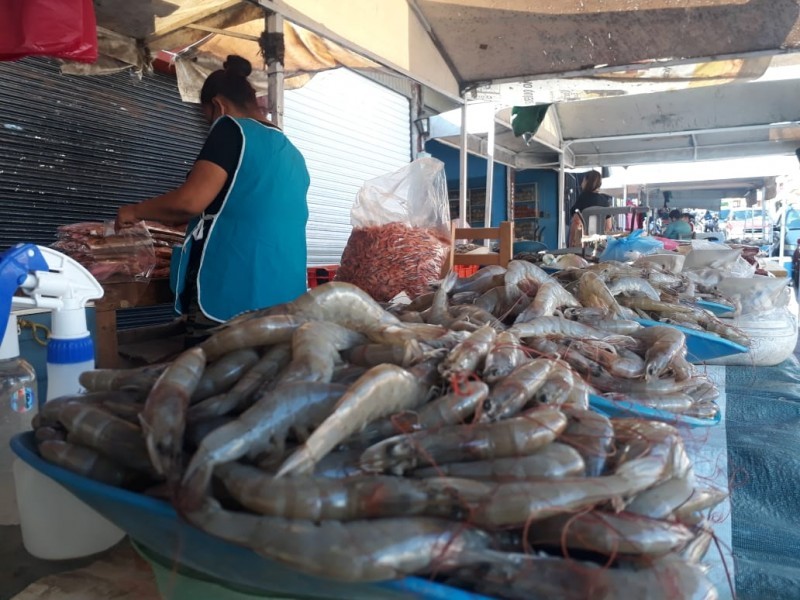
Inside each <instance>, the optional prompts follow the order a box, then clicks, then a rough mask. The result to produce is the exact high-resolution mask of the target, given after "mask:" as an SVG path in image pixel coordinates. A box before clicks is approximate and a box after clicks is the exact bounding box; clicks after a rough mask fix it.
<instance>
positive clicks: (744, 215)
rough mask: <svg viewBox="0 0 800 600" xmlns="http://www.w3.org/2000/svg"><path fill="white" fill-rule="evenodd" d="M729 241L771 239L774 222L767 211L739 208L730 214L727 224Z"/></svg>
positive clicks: (726, 229)
mask: <svg viewBox="0 0 800 600" xmlns="http://www.w3.org/2000/svg"><path fill="white" fill-rule="evenodd" d="M724 230H725V237H726V238H727V239H729V240H730V239H743V238H752V239H758V238H769V235H768V234H769V232H770V231H772V221H771V220H770V218H769V215H768V214H767V213H766V211H762V210H754V209H752V208H737V209H734V210H732V211H731V212H730V214H729V215H728V218H727V221H726V222H725V227H724Z"/></svg>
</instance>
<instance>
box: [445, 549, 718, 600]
mask: <svg viewBox="0 0 800 600" xmlns="http://www.w3.org/2000/svg"><path fill="white" fill-rule="evenodd" d="M483 554H484V558H485V560H484V561H483V562H482V563H481V564H482V566H483V568H481V569H470V570H466V569H464V570H460V571H459V577H460V578H461V579H463V580H464V581H466V582H468V583H469V584H470V585H471V586H472V587H473V588H474V589H475V591H477V592H478V593H481V594H487V595H492V596H497V597H502V598H506V599H507V600H531V599H532V598H558V599H559V600H586V599H587V598H593V599H597V600H611V599H613V598H636V599H637V600H675V599H676V598H684V599H689V598H691V599H692V600H717V598H718V594H717V590H716V588H715V587H714V585H713V584H712V583H711V582H710V581H709V580H708V578H707V577H706V576H705V574H704V571H703V569H702V568H700V567H698V566H695V565H690V564H688V563H686V562H684V561H682V560H667V559H665V560H662V561H659V562H658V563H656V564H654V565H653V566H651V567H646V568H643V569H636V570H633V569H624V568H603V567H599V566H598V565H595V564H593V563H584V562H578V561H574V560H565V559H563V558H551V557H541V556H532V555H528V554H501V553H499V552H491V551H486V552H484V553H483ZM490 554H494V555H496V556H497V558H495V559H494V560H492V559H490V558H489V555H490ZM462 573H463V574H462Z"/></svg>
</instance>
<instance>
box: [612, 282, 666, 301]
mask: <svg viewBox="0 0 800 600" xmlns="http://www.w3.org/2000/svg"><path fill="white" fill-rule="evenodd" d="M608 291H609V292H611V294H612V295H614V296H618V295H620V294H625V295H626V296H631V295H638V296H645V297H647V298H650V299H651V300H661V296H660V295H659V293H658V292H657V291H656V289H655V288H654V287H653V286H652V285H651V284H650V282H649V281H647V280H646V279H640V278H639V277H619V278H617V279H614V281H612V282H611V283H610V284H609V285H608Z"/></svg>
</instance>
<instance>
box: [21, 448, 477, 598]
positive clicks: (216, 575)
mask: <svg viewBox="0 0 800 600" xmlns="http://www.w3.org/2000/svg"><path fill="white" fill-rule="evenodd" d="M11 448H12V450H13V451H14V453H15V454H16V455H17V456H19V457H20V458H21V459H22V460H24V461H25V462H26V463H28V464H29V465H31V466H32V467H33V468H34V469H36V470H37V471H39V472H40V473H43V474H44V475H46V476H48V477H50V478H51V479H53V480H55V481H57V482H58V483H60V484H61V485H63V486H64V487H65V488H67V489H68V490H69V491H70V492H72V493H73V494H74V495H75V496H77V497H78V498H80V499H81V500H83V501H84V502H85V503H86V504H88V505H89V506H91V507H92V508H94V509H95V510H96V511H97V512H99V513H100V514H102V515H103V516H104V517H106V518H107V519H108V520H109V521H111V522H112V523H114V524H115V525H116V526H117V527H119V528H120V529H122V530H123V531H125V532H126V533H127V534H128V535H129V536H130V537H131V538H133V539H134V540H135V541H136V542H138V543H139V544H141V545H142V546H144V547H145V548H149V549H151V550H153V551H154V552H155V553H157V554H159V555H161V556H164V557H168V558H170V559H175V560H176V561H177V562H178V563H180V564H181V565H184V566H186V567H189V568H190V569H194V570H195V571H198V572H200V573H204V574H206V575H207V576H209V577H210V578H212V579H215V580H217V581H218V582H220V583H221V584H222V585H225V583H226V582H228V583H229V584H230V585H234V586H239V587H242V588H247V589H249V590H253V591H258V592H260V593H263V594H265V595H269V594H273V595H283V596H289V597H298V596H300V597H304V598H324V599H332V598H350V599H353V600H357V599H359V600H360V599H363V600H367V599H373V598H387V599H405V600H410V599H412V598H415V599H420V598H430V599H442V600H445V599H446V600H487V597H486V596H481V595H478V594H472V593H469V592H465V591H462V590H459V589H456V588H453V587H450V586H446V585H442V584H438V583H434V582H431V581H427V580H425V579H421V578H417V577H407V578H405V579H400V580H396V581H386V582H381V583H361V584H353V583H343V582H338V581H330V580H327V579H319V578H317V577H313V576H311V575H308V574H306V573H301V572H300V571H295V570H294V569H290V568H289V567H286V566H284V565H282V564H280V563H278V562H275V561H271V560H269V559H267V558H264V557H262V556H260V555H258V554H256V553H255V552H253V551H252V550H248V549H247V548H243V547H241V546H237V545H235V544H231V543H229V542H226V541H224V540H221V539H219V538H217V537H214V536H212V535H209V534H207V533H205V532H203V531H201V530H200V529H197V528H195V527H193V526H192V525H189V524H188V523H185V522H184V521H182V520H181V519H180V518H179V517H178V515H177V513H176V512H175V510H174V509H173V508H172V506H171V505H170V504H169V503H167V502H164V501H162V500H157V499H155V498H150V497H148V496H143V495H142V494H136V493H133V492H130V491H128V490H124V489H121V488H116V487H113V486H109V485H105V484H103V483H99V482H97V481H93V480H91V479H87V478H86V477H83V476H81V475H78V474H76V473H73V472H71V471H68V470H66V469H62V468H61V467H58V466H56V465H53V464H50V463H48V462H47V461H45V460H43V459H42V458H41V457H40V456H39V455H38V454H37V453H36V449H35V448H36V447H35V443H34V438H33V432H28V433H22V434H19V435H16V436H15V437H14V438H12V440H11Z"/></svg>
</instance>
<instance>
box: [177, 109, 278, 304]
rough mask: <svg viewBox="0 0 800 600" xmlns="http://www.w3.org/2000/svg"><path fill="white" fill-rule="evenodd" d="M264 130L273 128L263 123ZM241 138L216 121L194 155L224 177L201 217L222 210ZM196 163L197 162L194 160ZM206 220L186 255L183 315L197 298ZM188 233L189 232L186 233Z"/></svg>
mask: <svg viewBox="0 0 800 600" xmlns="http://www.w3.org/2000/svg"><path fill="white" fill-rule="evenodd" d="M263 125H264V126H265V127H274V126H273V125H269V124H267V123H263ZM243 143H244V137H243V135H242V130H241V129H240V128H239V126H238V125H237V124H236V122H235V121H234V120H233V119H231V118H228V117H222V118H220V119H219V120H218V121H217V123H216V125H214V127H213V128H212V129H211V131H210V132H209V134H208V137H207V138H206V141H205V144H203V149H202V150H200V154H198V155H197V160H207V161H209V162H212V163H214V164H215V165H217V166H219V167H221V168H222V169H224V170H225V172H226V173H227V174H228V177H227V179H226V180H225V185H223V186H222V189H221V190H220V192H219V194H217V197H216V198H214V200H213V201H212V202H211V204H209V205H208V207H207V208H206V209H205V211H204V214H205V215H207V216H208V215H215V214H217V213H218V212H219V211H220V209H221V208H222V204H223V203H224V202H225V198H226V197H227V195H228V190H230V187H231V184H232V182H233V178H234V175H236V170H237V169H238V168H239V160H240V158H241V154H242V146H243ZM195 162H197V161H195ZM208 223H209V222H208V221H206V222H204V224H203V237H202V238H201V239H199V240H194V241H193V242H192V249H191V251H190V253H189V265H188V267H187V270H186V286H185V287H184V290H183V293H182V294H181V305H182V307H183V310H184V312H186V311H187V310H188V309H189V307H190V306H191V305H192V304H193V303H194V301H195V300H196V298H197V274H198V272H199V271H200V258H201V257H202V255H203V248H204V247H205V244H206V238H207V237H208ZM189 233H191V232H189Z"/></svg>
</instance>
